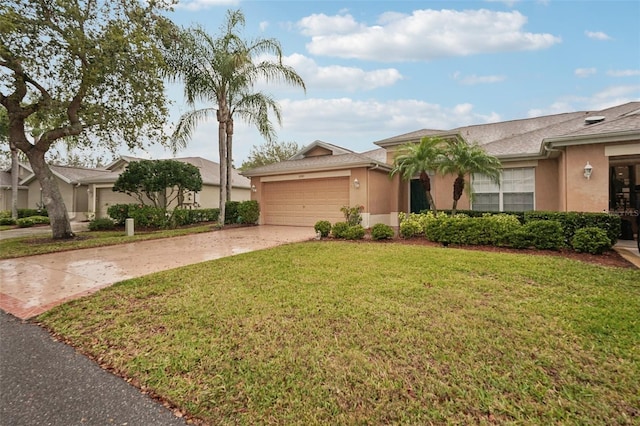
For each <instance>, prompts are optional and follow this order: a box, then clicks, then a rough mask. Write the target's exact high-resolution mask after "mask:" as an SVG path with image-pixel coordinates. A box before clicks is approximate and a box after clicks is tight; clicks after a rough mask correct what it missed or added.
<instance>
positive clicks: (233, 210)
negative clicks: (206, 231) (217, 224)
mask: <svg viewBox="0 0 640 426" xmlns="http://www.w3.org/2000/svg"><path fill="white" fill-rule="evenodd" d="M238 207H240V201H227V203H226V204H225V212H224V223H225V224H231V223H238V216H239V214H238Z"/></svg>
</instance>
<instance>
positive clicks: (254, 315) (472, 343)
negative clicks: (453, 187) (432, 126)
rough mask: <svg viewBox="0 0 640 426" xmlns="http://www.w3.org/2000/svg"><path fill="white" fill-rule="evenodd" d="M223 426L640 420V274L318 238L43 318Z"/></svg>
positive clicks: (120, 290)
mask: <svg viewBox="0 0 640 426" xmlns="http://www.w3.org/2000/svg"><path fill="white" fill-rule="evenodd" d="M39 321H41V322H42V323H43V324H44V325H45V326H46V327H48V328H51V329H52V330H53V331H54V332H55V333H56V334H58V335H59V336H60V337H61V338H63V339H66V340H68V341H69V342H71V343H72V344H73V345H75V346H77V347H79V348H80V350H81V351H82V352H84V353H87V354H89V355H91V356H92V357H93V358H95V359H96V360H98V361H99V362H100V363H102V364H103V365H105V366H106V367H107V368H110V369H113V370H114V371H116V372H117V373H119V374H121V375H123V376H125V377H128V378H130V379H131V381H132V383H134V384H136V385H137V386H139V387H140V388H142V389H144V390H145V391H148V392H150V393H151V394H154V395H156V396H158V397H160V398H161V399H163V400H165V401H168V402H170V403H171V404H173V405H174V406H175V407H178V408H179V409H180V410H182V411H183V412H184V413H186V414H187V415H188V416H194V417H195V418H198V419H201V420H202V421H203V422H204V423H207V424H211V425H225V424H228V425H231V424H246V425H254V424H299V425H319V424H336V425H337V424H343V425H356V424H358V425H361V424H443V423H446V424H492V423H515V424H602V425H604V424H634V423H635V424H637V423H638V422H639V421H640V409H639V407H640V380H639V377H640V271H638V270H636V269H622V268H606V267H601V266H595V265H588V264H584V263H580V262H577V261H572V260H568V259H563V258H560V257H548V256H525V255H521V254H510V253H488V252H481V251H467V250H459V249H452V248H448V249H445V248H435V247H422V246H410V245H403V244H396V243H389V244H363V243H349V242H338V241H336V242H307V243H300V244H292V245H287V246H282V247H278V248H275V249H270V250H263V251H258V252H253V253H247V254H242V255H238V256H234V257H230V258H224V259H219V260H215V261H211V262H206V263H202V264H198V265H193V266H188V267H184V268H179V269H175V270H171V271H167V272H163V273H158V274H154V275H149V276H146V277H143V278H139V279H133V280H129V281H126V282H123V283H119V284H117V285H115V286H113V287H111V288H108V289H105V290H102V291H100V292H98V293H96V294H94V295H93V296H90V297H87V298H85V299H81V300H77V301H74V302H70V303H68V304H66V305H63V306H60V307H57V308H55V309H54V310H52V311H50V312H49V313H47V314H44V315H42V316H41V317H39Z"/></svg>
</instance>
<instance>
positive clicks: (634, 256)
mask: <svg viewBox="0 0 640 426" xmlns="http://www.w3.org/2000/svg"><path fill="white" fill-rule="evenodd" d="M613 249H614V250H615V251H617V252H618V253H619V254H620V256H622V257H624V258H625V259H627V260H628V261H629V262H631V263H633V264H634V265H636V267H637V268H640V252H638V243H637V241H635V240H618V242H617V243H616V245H615V246H614V247H613Z"/></svg>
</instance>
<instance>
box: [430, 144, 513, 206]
mask: <svg viewBox="0 0 640 426" xmlns="http://www.w3.org/2000/svg"><path fill="white" fill-rule="evenodd" d="M438 172H439V173H441V174H443V175H448V174H454V175H456V179H455V181H454V182H453V206H452V207H451V214H452V215H454V214H456V210H457V207H458V200H459V199H460V197H461V196H462V193H463V192H464V188H465V177H466V176H467V175H472V174H474V173H479V174H483V175H485V176H487V177H488V178H489V179H491V180H492V181H493V182H495V183H497V184H499V183H500V174H501V172H502V164H501V163H500V160H498V159H497V158H496V157H494V156H493V155H490V154H487V152H486V151H485V150H484V149H482V148H481V147H480V146H479V145H478V144H477V143H473V144H471V145H469V144H467V143H466V142H465V141H463V140H455V141H451V142H449V143H448V144H447V145H446V148H445V155H444V156H443V157H442V159H441V161H440V162H439V164H438Z"/></svg>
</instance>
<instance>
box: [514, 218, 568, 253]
mask: <svg viewBox="0 0 640 426" xmlns="http://www.w3.org/2000/svg"><path fill="white" fill-rule="evenodd" d="M524 229H525V231H526V232H527V233H528V234H529V237H530V239H531V244H532V245H533V246H534V247H535V248H537V249H540V250H558V249H560V248H562V247H564V246H565V241H564V233H563V230H562V225H561V224H560V222H558V221H556V220H534V221H531V222H527V223H526V224H525V225H524Z"/></svg>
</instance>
